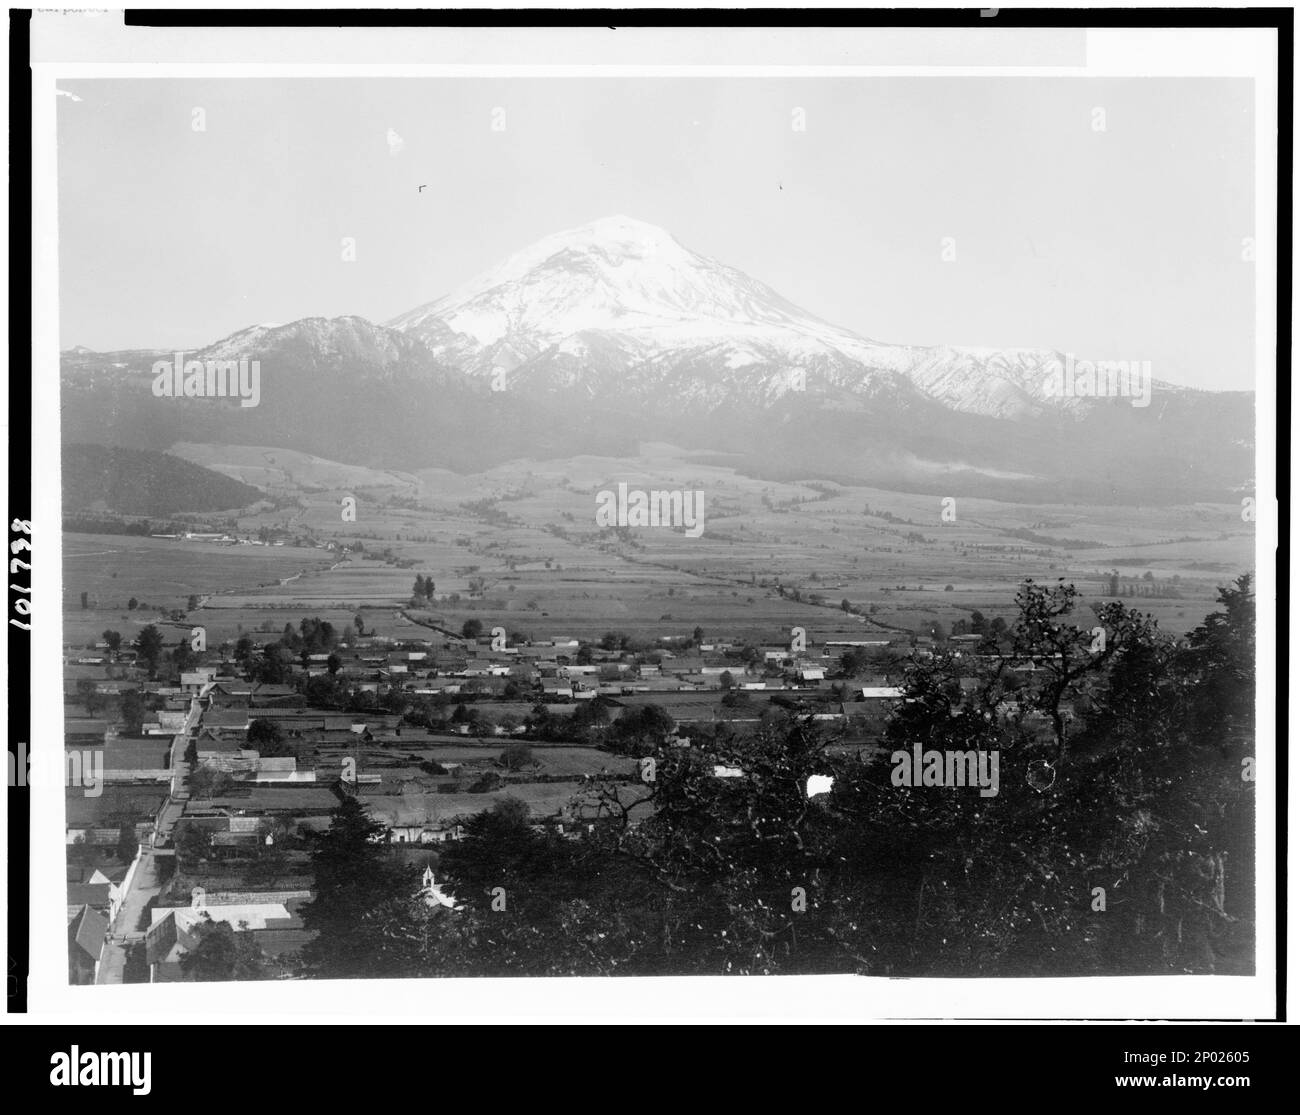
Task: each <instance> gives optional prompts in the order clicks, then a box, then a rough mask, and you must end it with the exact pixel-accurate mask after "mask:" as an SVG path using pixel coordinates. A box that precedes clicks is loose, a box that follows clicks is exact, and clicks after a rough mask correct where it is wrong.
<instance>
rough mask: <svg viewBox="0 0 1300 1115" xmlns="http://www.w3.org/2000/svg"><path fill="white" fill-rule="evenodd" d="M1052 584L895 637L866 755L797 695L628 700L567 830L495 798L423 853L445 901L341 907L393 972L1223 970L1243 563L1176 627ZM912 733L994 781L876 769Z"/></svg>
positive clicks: (1242, 805) (1237, 803)
mask: <svg viewBox="0 0 1300 1115" xmlns="http://www.w3.org/2000/svg"><path fill="white" fill-rule="evenodd" d="M1075 603H1076V598H1075V594H1074V590H1073V589H1072V588H1071V587H1070V586H1067V585H1063V584H1061V585H1057V586H1054V587H1046V588H1045V587H1042V586H1037V585H1034V584H1032V583H1027V584H1026V585H1025V586H1024V588H1023V589H1022V590H1021V594H1020V597H1019V600H1018V605H1019V614H1018V616H1017V618H1016V620H1015V622H1014V623H1013V624H1012V625H1010V628H1009V630H1008V633H1007V637H1008V640H1009V642H1010V643H1011V646H1012V649H1011V650H1010V651H1009V652H1007V653H1004V654H993V655H991V660H987V661H986V660H984V659H979V660H975V661H972V660H971V658H970V657H969V656H967V657H966V658H964V659H958V658H957V657H956V656H955V655H946V654H941V655H937V656H934V657H932V658H928V659H919V660H917V661H915V662H913V663H912V664H911V665H910V666H909V667H908V668H907V670H906V673H905V677H904V679H903V688H904V691H905V696H906V697H907V698H908V700H906V701H905V702H902V703H900V705H899V706H898V709H897V710H896V712H895V714H894V716H893V717H892V719H891V720H890V722H889V723H888V725H887V727H886V753H885V755H883V756H879V757H873V756H871V755H864V756H860V755H858V754H855V753H854V752H853V750H852V749H851V748H849V747H847V746H846V745H845V742H844V741H843V740H837V739H836V738H835V736H834V735H833V734H830V733H828V732H827V731H826V730H825V729H824V728H822V727H821V726H820V725H819V724H818V723H817V722H816V721H814V720H812V719H811V718H807V717H805V718H798V717H796V718H794V719H785V718H775V717H774V718H768V719H765V720H762V721H761V722H760V724H759V726H758V727H757V729H756V730H754V731H752V732H749V733H746V734H741V733H738V732H735V731H733V730H732V729H731V728H730V727H729V726H727V725H720V726H718V727H716V728H714V729H712V730H705V729H703V728H701V729H699V730H697V731H695V732H693V733H692V740H691V745H690V746H683V745H682V744H681V741H678V740H676V739H675V738H673V737H671V736H669V735H667V734H666V732H664V731H663V730H662V729H663V727H664V726H663V725H662V724H661V723H659V721H658V717H657V716H655V715H654V714H653V713H651V714H648V716H647V718H646V719H647V722H645V723H637V719H638V718H633V717H631V715H630V714H629V716H625V717H623V718H622V719H621V720H619V721H617V722H616V724H622V723H623V722H624V721H625V720H626V721H629V724H630V728H629V729H628V731H629V737H628V738H627V739H625V740H623V741H622V742H623V744H624V749H625V750H630V751H632V753H634V754H636V753H640V754H641V759H639V761H638V763H637V771H638V776H637V778H636V779H635V780H634V781H631V782H629V781H628V780H627V778H626V776H621V777H617V778H616V777H612V776H611V777H609V778H601V779H596V780H594V781H593V782H591V783H589V786H588V790H587V792H586V793H585V794H583V795H582V796H581V797H580V798H579V799H577V800H575V801H574V802H573V803H572V804H571V805H570V806H569V808H568V809H567V811H566V818H565V819H566V820H567V821H568V822H569V824H567V825H566V826H565V828H566V833H565V834H564V835H561V833H560V832H558V831H556V829H555V826H553V825H545V826H536V827H534V825H532V824H531V823H530V822H529V819H528V818H527V816H526V814H525V813H524V811H523V810H522V809H520V808H518V807H510V806H499V807H497V808H494V809H492V810H490V811H488V812H486V813H484V814H481V815H479V816H478V817H476V818H474V819H473V820H472V821H470V822H469V823H468V824H467V826H466V839H465V840H463V841H462V842H460V843H458V844H455V845H452V846H450V847H448V848H447V849H446V851H445V852H444V853H443V855H442V860H441V863H440V876H441V877H442V880H443V885H444V887H445V888H446V889H447V890H449V891H450V892H451V893H452V894H454V895H455V898H456V901H457V903H458V904H459V907H460V908H458V909H456V910H454V911H450V910H448V909H447V908H446V907H445V906H441V905H437V904H434V905H430V904H428V903H426V902H423V901H421V900H419V899H418V898H415V897H414V896H413V895H412V893H411V890H410V889H409V888H410V884H409V882H405V881H403V882H402V883H401V885H400V886H390V887H388V888H387V893H386V894H383V895H382V896H378V897H376V894H377V892H379V891H383V889H384V888H382V887H371V889H368V890H366V892H365V893H366V894H367V896H369V897H375V899H376V900H375V901H373V902H372V903H371V904H370V905H369V906H364V904H362V903H356V904H354V905H352V906H350V907H347V908H348V909H351V910H352V911H353V912H354V913H356V912H357V911H363V906H364V911H363V912H360V913H359V915H358V916H359V920H360V922H361V927H360V928H358V927H356V926H354V927H352V928H351V929H348V928H347V927H344V928H343V929H342V930H340V932H344V933H354V934H356V936H353V937H351V938H349V940H351V941H353V942H354V943H356V947H357V948H361V944H360V942H361V941H364V942H366V945H367V947H368V948H369V949H370V950H371V951H370V953H369V954H368V955H369V959H368V960H367V961H366V962H365V963H367V964H369V965H370V967H371V970H372V971H375V972H383V973H385V974H390V975H412V976H414V975H440V974H441V975H485V974H528V975H540V974H556V975H558V974H580V975H599V974H646V975H665V974H692V973H700V974H723V973H738V974H744V973H751V974H757V973H824V972H844V971H856V972H861V973H866V974H872V975H892V976H906V975H911V976H921V975H924V976H959V975H963V976H976V975H980V976H1023V975H1040V976H1049V975H1050V976H1067V975H1098V974H1110V975H1132V974H1153V973H1210V972H1214V973H1228V974H1247V973H1249V972H1251V971H1252V970H1253V964H1254V958H1253V953H1252V939H1253V919H1254V909H1253V880H1254V860H1253V857H1254V800H1253V794H1254V783H1253V782H1252V781H1251V780H1250V771H1251V762H1252V754H1251V748H1252V741H1251V729H1252V723H1251V710H1252V702H1251V695H1252V694H1253V688H1254V606H1253V599H1252V597H1251V594H1250V582H1249V579H1248V578H1243V579H1241V580H1239V581H1238V582H1237V583H1236V584H1235V585H1234V586H1232V587H1229V588H1226V589H1224V590H1223V592H1222V594H1221V596H1220V604H1221V606H1222V608H1223V610H1222V611H1220V612H1216V613H1215V614H1214V615H1212V616H1210V617H1207V619H1206V621H1205V623H1204V624H1203V625H1202V626H1201V627H1199V628H1197V629H1196V630H1195V631H1194V632H1193V633H1192V634H1191V636H1190V637H1189V638H1188V639H1187V640H1185V641H1183V642H1178V641H1175V640H1173V639H1170V638H1168V637H1166V636H1164V635H1162V634H1161V633H1160V632H1159V630H1158V629H1157V627H1156V625H1155V623H1154V622H1153V621H1152V620H1151V619H1150V617H1147V616H1144V615H1141V614H1139V613H1137V612H1134V611H1131V610H1127V609H1125V608H1123V607H1122V606H1120V605H1118V604H1117V603H1115V602H1112V603H1109V604H1106V605H1103V606H1101V607H1100V608H1099V609H1097V610H1096V611H1095V612H1092V613H1084V619H1083V622H1082V623H1077V624H1076V623H1072V622H1071V620H1072V618H1073V610H1074V605H1075ZM1098 629H1100V630H1098ZM1030 666H1032V669H1030ZM972 681H973V683H974V684H971V682H972ZM917 748H919V749H920V750H922V751H923V752H924V751H926V750H931V751H937V752H940V753H944V752H952V753H953V754H959V753H969V754H971V755H972V756H978V755H980V754H983V755H985V756H986V758H990V759H991V756H993V755H994V754H996V755H997V758H998V782H997V786H996V793H989V794H982V793H981V792H980V790H979V788H978V787H975V786H965V787H959V788H950V787H947V786H939V785H928V786H927V785H924V784H919V785H909V784H907V783H906V782H905V781H900V780H899V779H898V778H897V777H896V774H897V772H898V771H899V770H900V769H902V768H901V766H900V765H899V763H898V762H897V759H898V757H899V756H908V755H911V754H913V753H914V750H915V749H917ZM891 749H892V753H891ZM987 769H988V770H990V771H991V769H992V768H991V766H989V767H988V768H987ZM986 788H988V789H992V786H991V785H990V786H987V787H986ZM356 823H359V822H354V824H356ZM367 831H368V830H367ZM356 839H357V837H356V835H355V834H354V836H353V840H354V841H355V840H356ZM357 846H358V847H362V848H363V850H364V849H365V848H369V849H371V850H373V848H374V847H375V846H374V845H367V844H364V842H363V843H362V844H360V845H357ZM356 885H357V886H360V885H361V884H360V883H358V884H356ZM339 908H340V909H342V908H344V907H339ZM354 963H355V962H354Z"/></svg>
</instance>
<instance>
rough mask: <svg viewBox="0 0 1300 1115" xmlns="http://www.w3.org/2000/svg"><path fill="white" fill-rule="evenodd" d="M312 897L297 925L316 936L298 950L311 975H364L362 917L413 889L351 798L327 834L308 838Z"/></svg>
mask: <svg viewBox="0 0 1300 1115" xmlns="http://www.w3.org/2000/svg"><path fill="white" fill-rule="evenodd" d="M311 869H312V874H313V876H314V877H315V889H316V894H315V897H314V898H313V899H312V900H311V901H310V902H309V903H307V904H306V905H305V906H304V907H303V908H302V919H303V924H304V925H305V926H306V928H307V929H311V930H315V931H316V933H317V936H316V937H315V938H314V939H313V940H311V941H310V942H309V943H308V944H307V945H306V946H305V947H304V949H303V953H302V955H303V960H304V962H305V963H306V964H307V966H308V968H309V970H311V971H312V972H313V974H315V975H318V976H324V977H358V976H364V975H366V974H367V973H368V972H369V968H368V964H369V961H368V957H369V956H370V951H371V949H370V936H371V934H370V931H369V929H368V927H367V925H366V922H365V919H366V915H367V914H368V913H369V912H370V911H371V910H374V909H375V908H377V907H378V906H380V905H382V904H383V903H385V902H389V901H391V900H393V899H395V898H406V897H409V896H411V895H414V894H415V893H416V892H417V891H418V889H419V878H418V876H417V874H416V872H415V871H414V870H413V869H412V868H409V867H407V866H405V865H404V864H401V863H398V862H394V860H393V859H392V858H391V857H390V856H389V855H388V849H387V845H386V841H385V840H384V829H383V827H382V826H381V825H378V824H376V823H375V822H374V821H373V820H371V819H370V817H369V816H368V815H367V814H366V812H365V810H364V808H363V807H362V806H361V805H360V804H358V803H357V801H356V800H355V799H353V798H345V799H344V800H343V802H342V803H341V804H340V805H339V806H338V808H337V809H335V810H334V811H333V813H332V814H331V822H330V827H329V829H328V830H327V831H325V832H323V833H319V834H315V835H314V836H313V838H312V849H311Z"/></svg>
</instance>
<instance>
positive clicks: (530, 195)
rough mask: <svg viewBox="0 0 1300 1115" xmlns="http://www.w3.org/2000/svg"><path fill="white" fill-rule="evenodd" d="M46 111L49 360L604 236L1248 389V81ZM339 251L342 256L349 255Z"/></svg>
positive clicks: (316, 95)
mask: <svg viewBox="0 0 1300 1115" xmlns="http://www.w3.org/2000/svg"><path fill="white" fill-rule="evenodd" d="M60 88H61V89H65V90H68V91H70V92H73V93H75V94H76V95H77V96H79V97H80V98H81V100H80V101H74V100H72V99H71V98H69V97H60V98H59V179H60V200H59V205H60V226H59V227H60V285H61V342H62V344H63V346H65V347H70V346H72V345H76V344H82V345H87V346H89V347H90V348H94V349H112V348H128V347H148V348H153V347H195V346H198V345H202V344H205V343H208V342H210V341H213V340H216V339H218V338H220V337H223V336H226V335H228V334H229V333H232V332H234V331H235V330H237V329H240V328H243V327H244V326H247V325H251V324H255V323H259V322H270V321H274V322H287V321H292V320H294V319H296V318H301V317H307V316H329V317H332V316H335V315H339V314H360V315H361V316H363V317H367V318H370V319H372V320H375V321H385V320H387V319H389V318H391V317H393V316H395V315H397V314H399V313H401V312H403V311H405V310H408V309H411V308H412V307H414V306H417V305H419V304H421V303H423V302H427V301H431V300H433V299H435V298H438V297H440V296H441V295H443V294H445V293H447V292H448V291H450V290H452V289H454V288H455V287H456V286H458V285H459V284H460V283H462V282H464V281H465V280H466V279H468V278H470V277H471V276H473V275H474V274H475V273H477V272H479V271H481V270H484V269H486V268H488V267H490V266H491V265H493V264H494V263H496V262H498V261H499V260H500V259H502V258H503V257H505V256H506V255H509V254H510V253H511V252H514V251H516V250H518V249H520V248H522V247H525V246H526V245H528V244H529V243H531V242H532V241H533V240H535V239H537V238H538V237H541V236H544V235H546V234H548V233H551V232H556V231H559V230H561V229H564V228H568V227H571V226H573V225H578V224H583V223H585V222H587V221H590V220H594V219H596V218H598V217H604V216H609V215H612V214H615V213H622V214H625V215H627V216H630V217H636V218H639V219H641V220H645V221H649V222H651V223H654V224H658V225H661V226H662V227H664V228H666V229H667V230H668V231H669V232H671V233H672V234H673V235H674V236H675V237H676V238H677V239H678V240H679V241H680V242H681V243H682V244H684V245H685V246H686V247H688V248H692V249H694V250H696V251H699V252H702V253H704V254H706V255H711V256H714V257H715V258H717V259H720V260H722V261H724V262H726V263H729V264H732V265H733V266H736V267H739V268H740V269H741V270H743V271H746V272H748V273H749V274H751V275H753V276H754V277H755V278H758V279H761V280H762V281H764V282H766V283H768V284H769V285H771V286H773V287H775V288H776V290H778V291H779V292H780V293H781V294H783V295H785V296H786V297H787V298H789V299H790V300H791V301H793V302H795V303H796V304H798V305H800V306H802V307H804V308H805V309H807V310H809V311H810V312H812V313H815V314H817V315H819V316H821V317H823V318H826V319H827V320H829V321H832V322H834V323H836V324H838V325H842V326H844V327H846V328H849V329H853V330H856V331H857V332H859V333H862V334H863V335H865V336H868V337H872V338H875V339H877V340H882V341H892V342H899V343H909V344H941V343H946V344H956V345H979V346H999V347H1002V346H1006V347H1010V346H1027V347H1052V348H1058V349H1061V350H1064V351H1070V352H1074V353H1077V354H1079V355H1080V356H1084V357H1100V358H1106V359H1135V360H1136V359H1149V360H1151V361H1152V374H1153V375H1154V376H1155V377H1156V378H1157V379H1165V380H1170V381H1173V382H1176V383H1185V384H1189V385H1192V386H1198V387H1219V388H1227V387H1237V388H1241V387H1252V386H1253V384H1254V375H1253V364H1254V287H1253V282H1254V276H1253V269H1252V268H1251V267H1250V265H1249V264H1247V263H1243V262H1242V259H1241V245H1242V238H1243V237H1246V236H1250V235H1251V234H1252V232H1253V228H1252V225H1253V210H1254V205H1253V189H1254V181H1253V143H1252V129H1253V120H1252V110H1251V97H1252V89H1251V85H1250V83H1249V82H1248V81H1244V80H1226V79H1176V80H1175V79H1137V78H1132V79H1115V80H1110V79H1106V80H1098V79H1084V78H997V77H992V78H983V77H981V78H869V79H860V78H834V79H830V78H819V79H808V78H797V79H770V78H717V79H713V78H636V79H546V80H542V79H538V80H524V79H517V80H488V79H460V78H457V79H377V78H357V79H329V80H322V79H303V80H289V79H274V80H257V79H237V80H217V81H210V80H193V81H186V80H170V79H169V80H145V79H134V80H95V81H91V80H77V81H62V82H60ZM195 107H201V108H202V109H203V110H204V113H205V115H206V130H205V131H201V132H199V131H195V130H193V128H192V120H193V116H192V110H193V109H194V108H195ZM497 107H500V108H503V109H504V110H505V125H506V126H505V130H504V131H494V130H493V129H492V126H491V125H492V119H493V109H494V108H497ZM796 107H799V108H802V109H804V111H805V114H806V122H807V128H806V130H805V131H802V132H799V131H795V130H793V128H792V126H791V124H792V110H793V109H795V108H796ZM1096 108H1102V109H1104V111H1105V131H1096V130H1094V127H1093V123H1094V119H1095V117H1094V109H1096ZM390 129H391V130H392V131H394V132H396V133H397V134H398V135H400V137H401V139H402V148H401V150H400V151H399V152H397V153H396V154H394V153H393V152H392V151H391V150H390V144H389V142H388V140H387V138H386V137H387V133H388V132H389V130H390ZM424 183H427V184H428V187H429V188H428V189H425V190H424V191H423V192H418V191H417V189H416V187H417V186H418V185H420V184H424ZM343 237H355V239H356V244H357V259H356V262H353V263H345V262H343V261H342V260H341V258H340V255H341V252H340V241H341V239H342V238H343ZM945 237H952V238H953V239H955V241H956V256H957V258H956V260H955V261H954V262H943V260H942V258H941V242H942V239H943V238H945Z"/></svg>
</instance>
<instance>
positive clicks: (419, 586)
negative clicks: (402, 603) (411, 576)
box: [411, 573, 435, 608]
mask: <svg viewBox="0 0 1300 1115" xmlns="http://www.w3.org/2000/svg"><path fill="white" fill-rule="evenodd" d="M434 591H435V589H434V585H433V577H432V576H425V575H424V574H423V573H417V574H416V576H415V584H414V585H413V586H412V588H411V600H412V606H413V607H416V608H419V607H422V606H424V605H426V604H428V603H429V601H430V600H432V599H433V594H434Z"/></svg>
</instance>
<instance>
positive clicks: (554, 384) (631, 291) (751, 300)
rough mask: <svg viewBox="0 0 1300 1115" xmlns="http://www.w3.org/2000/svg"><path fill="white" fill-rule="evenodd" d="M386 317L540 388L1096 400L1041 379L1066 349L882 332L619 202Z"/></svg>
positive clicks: (964, 403) (712, 398)
mask: <svg viewBox="0 0 1300 1115" xmlns="http://www.w3.org/2000/svg"><path fill="white" fill-rule="evenodd" d="M388 324H389V325H390V326H391V327H392V328H393V329H395V330H398V331H401V332H403V333H408V334H410V335H411V336H413V337H417V338H419V339H420V340H421V341H423V342H424V343H425V344H426V345H427V346H428V347H429V348H430V350H431V351H432V352H433V353H434V355H435V356H436V357H438V358H439V359H440V361H442V362H443V363H445V364H447V365H449V366H452V367H455V368H458V369H460V370H461V371H463V372H465V373H467V374H469V375H472V376H487V375H491V374H493V373H497V374H500V373H502V372H505V373H509V374H511V375H512V378H513V377H518V378H515V382H516V383H518V384H521V385H523V386H525V387H527V388H531V389H534V390H556V389H566V390H572V389H575V388H576V389H580V390H582V391H583V392H585V393H586V394H588V395H591V396H600V395H606V394H612V393H614V392H618V393H620V394H623V395H627V394H631V395H633V396H636V395H648V394H650V393H651V392H658V391H662V390H665V389H667V388H668V387H670V386H671V387H672V388H673V389H675V390H677V391H678V392H683V393H685V395H686V397H688V398H691V399H694V400H696V401H698V402H701V403H703V404H705V405H710V404H712V405H720V404H721V402H723V401H724V400H725V399H727V398H728V397H737V396H738V397H739V398H740V399H742V400H746V401H749V402H753V403H757V404H760V405H761V404H763V403H766V404H769V405H770V404H771V403H772V402H773V401H775V400H777V399H781V398H783V397H785V396H786V395H788V394H790V393H791V391H792V390H800V391H811V392H813V393H814V394H817V395H820V396H827V395H830V396H835V397H839V398H841V399H847V400H849V402H850V405H853V403H852V400H853V399H855V398H856V399H857V400H858V401H859V403H860V402H863V401H865V400H866V399H868V398H871V397H874V396H876V395H878V394H879V393H880V392H881V391H888V392H890V393H892V394H894V395H896V396H901V395H905V394H907V392H908V390H909V387H910V389H911V390H914V391H917V392H919V393H920V394H922V395H924V396H926V397H928V398H930V399H933V400H935V401H937V402H939V403H941V404H942V405H943V406H945V407H946V408H948V409H951V410H956V411H960V412H964V413H973V414H981V415H987V416H991V417H998V418H1009V419H1020V418H1028V417H1032V416H1034V415H1038V414H1043V413H1048V412H1052V411H1057V412H1062V411H1063V412H1077V411H1079V410H1081V409H1083V408H1086V406H1087V400H1081V399H1075V398H1069V397H1052V396H1050V395H1048V394H1047V393H1046V392H1045V391H1044V389H1043V384H1044V382H1045V379H1046V375H1047V370H1048V369H1049V368H1050V366H1051V363H1052V361H1053V360H1059V359H1061V356H1060V354H1059V353H1054V352H1051V351H1047V350H1029V349H1019V350H1008V351H996V350H977V349H962V348H953V347H948V346H940V347H934V348H924V347H911V346H902V345H890V344H883V343H881V342H878V341H875V340H871V339H869V338H865V337H861V336H858V335H857V334H855V333H852V332H850V331H848V330H846V329H841V328H839V327H838V326H835V325H832V324H830V323H828V322H825V321H822V320H821V319H819V318H817V317H815V316H813V315H812V314H809V313H807V312H805V311H803V310H801V309H799V307H797V306H795V305H793V304H792V303H790V302H788V301H787V300H786V299H785V298H783V297H782V296H781V295H780V294H778V293H777V292H776V291H774V290H773V289H772V288H771V287H769V286H767V285H766V284H764V283H761V282H759V281H757V280H756V279H753V278H751V277H750V276H748V275H746V274H744V273H743V272H741V271H738V270H737V269H736V268H734V267H729V266H727V265H726V264H723V263H720V262H718V261H717V260H714V259H710V258H708V257H707V256H703V255H700V254H699V253H697V252H693V251H691V250H690V249H688V248H686V247H683V246H682V245H681V244H679V243H678V242H677V241H676V240H675V239H674V238H673V237H672V236H671V235H669V234H668V233H667V232H665V231H664V230H663V229H660V228H656V227H655V226H654V225H650V224H646V223H645V222H643V221H637V220H633V219H632V218H629V217H622V216H619V217H608V218H605V219H603V220H598V221H593V222H591V223H590V224H586V225H583V226H581V227H579V228H575V229H571V230H569V231H567V232H560V233H556V234H554V235H552V236H547V237H545V238H543V239H542V240H539V241H537V242H536V243H535V244H533V245H532V246H530V247H528V248H526V249H524V250H523V251H521V252H518V253H516V254H515V255H513V256H511V257H510V258H509V259H507V260H506V261H505V262H503V263H502V264H500V265H499V266H498V267H495V268H493V269H491V270H489V271H487V272H485V273H484V274H481V275H479V276H478V277H476V278H474V279H472V280H471V281H470V282H468V283H466V284H465V285H464V286H463V287H461V288H460V289H459V290H457V291H454V292H453V293H451V294H449V295H447V296H446V297H444V298H440V299H438V300H437V301H435V302H431V303H428V304H427V305H424V306H420V307H418V308H417V309H414V310H411V311H409V312H407V313H405V314H402V315H401V316H399V317H397V318H394V319H393V320H392V321H391V322H389V323H388ZM686 369H689V370H690V373H691V374H690V376H689V377H686V376H683V375H681V374H679V373H681V372H682V371H684V370H686Z"/></svg>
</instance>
